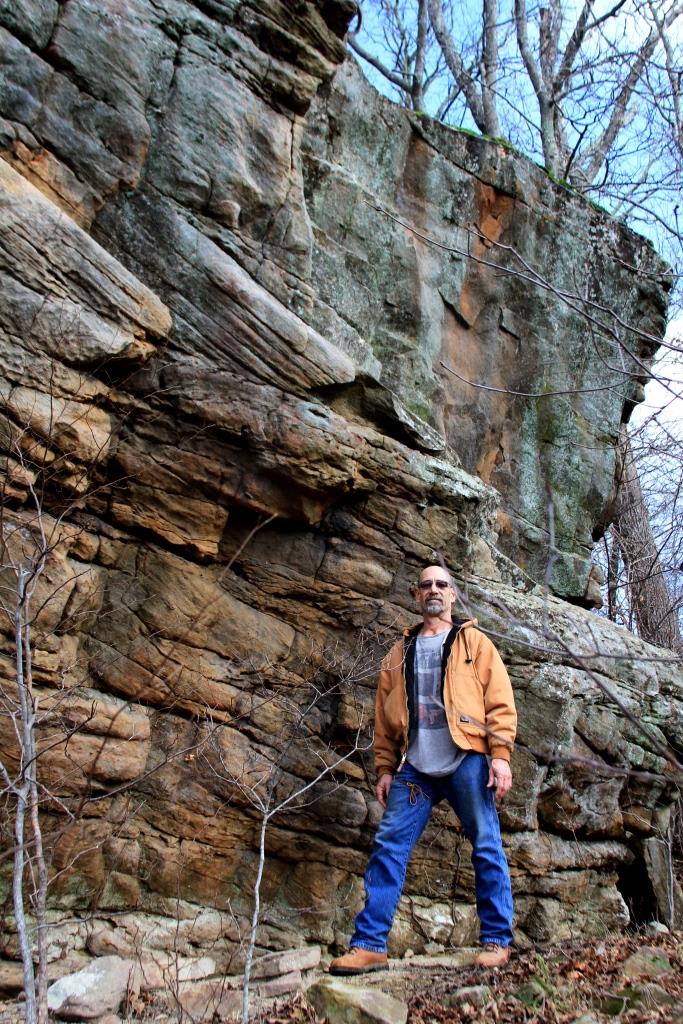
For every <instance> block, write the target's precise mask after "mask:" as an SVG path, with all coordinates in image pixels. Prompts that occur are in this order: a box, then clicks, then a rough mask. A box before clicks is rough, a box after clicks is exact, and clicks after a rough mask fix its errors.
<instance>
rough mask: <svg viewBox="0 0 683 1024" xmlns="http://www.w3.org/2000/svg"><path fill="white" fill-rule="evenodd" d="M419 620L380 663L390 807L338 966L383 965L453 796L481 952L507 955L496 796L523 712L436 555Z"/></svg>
mask: <svg viewBox="0 0 683 1024" xmlns="http://www.w3.org/2000/svg"><path fill="white" fill-rule="evenodd" d="M411 592H412V594H413V597H414V598H415V599H416V600H417V603H418V606H419V609H420V612H421V613H422V620H423V621H422V624H421V625H419V626H416V627H414V628H413V629H407V630H405V632H404V635H403V638H402V640H399V641H398V643H396V644H395V645H394V647H393V648H392V649H391V651H390V652H389V654H388V655H387V657H386V658H385V659H384V661H383V662H382V667H381V669H380V674H379V681H378V686H377V698H376V702H375V741H374V752H375V766H376V770H377V777H378V782H377V786H376V787H375V792H376V794H377V799H378V800H379V802H380V803H381V805H382V806H383V807H384V808H385V811H384V815H383V817H382V821H381V822H380V825H379V828H378V830H377V835H376V836H375V843H374V846H373V849H372V853H371V855H370V859H369V861H368V865H367V868H366V871H365V894H366V899H365V907H364V908H363V910H361V912H360V913H359V914H358V916H357V918H356V922H355V930H354V934H353V938H352V940H351V950H350V952H349V953H347V954H345V956H342V957H338V958H337V959H336V960H333V961H332V963H331V964H330V973H331V974H364V973H365V972H367V971H378V970H382V969H383V968H385V967H386V966H387V953H386V948H387V938H388V935H389V931H390V929H391V925H392V922H393V919H394V914H395V912H396V907H397V906H398V901H399V899H400V896H401V892H402V889H403V881H404V878H405V873H406V867H407V864H408V860H409V858H410V854H411V853H412V850H413V847H414V846H415V843H416V842H417V840H418V839H419V838H420V835H421V834H422V832H423V830H424V828H425V826H426V825H427V822H428V821H429V818H430V815H431V812H432V807H433V806H434V804H437V803H438V802H439V801H440V800H442V799H444V798H445V799H446V800H448V802H449V803H450V804H451V806H452V807H453V810H454V811H455V813H456V815H457V816H458V818H459V819H460V822H461V824H462V826H463V829H464V831H465V833H466V835H467V837H468V839H469V840H470V842H471V843H472V865H473V867H474V878H475V893H476V899H477V913H478V915H479V923H480V940H481V943H482V949H481V951H480V952H479V954H478V955H477V958H476V963H477V964H478V965H480V966H482V967H500V966H502V965H503V964H506V963H507V961H508V960H509V957H510V949H509V947H510V943H511V942H512V913H513V910H512V893H511V890H510V875H509V871H508V866H507V861H506V859H505V854H504V853H503V846H502V842H501V837H500V826H499V823H498V814H497V812H496V806H495V800H494V791H495V797H496V799H497V800H502V799H503V797H504V796H505V794H506V793H507V792H508V791H509V790H510V787H511V785H512V773H511V771H510V750H511V748H512V744H513V742H514V738H515V730H516V726H517V715H516V712H515V704H514V698H513V695H512V687H511V686H510V680H509V678H508V674H507V672H506V670H505V666H504V665H503V662H502V661H501V659H500V655H499V654H498V652H497V651H496V649H495V647H494V646H493V644H492V643H491V641H490V640H489V639H488V637H486V636H485V635H484V634H483V633H482V632H480V630H479V629H477V625H476V620H474V619H470V620H468V621H466V622H461V621H459V620H455V621H454V619H453V616H452V609H453V604H454V602H455V600H456V591H455V587H454V585H453V581H452V580H451V577H450V576H449V574H448V572H447V571H446V570H445V569H443V568H441V566H438V565H431V566H429V567H428V568H426V569H424V570H423V571H422V573H421V574H420V578H419V581H418V583H417V584H416V585H415V586H413V587H412V588H411Z"/></svg>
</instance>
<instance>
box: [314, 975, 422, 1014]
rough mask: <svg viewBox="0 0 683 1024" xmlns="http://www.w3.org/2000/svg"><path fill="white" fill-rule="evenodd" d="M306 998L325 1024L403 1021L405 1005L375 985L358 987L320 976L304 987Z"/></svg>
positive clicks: (406, 1012)
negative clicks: (324, 1019) (326, 1022)
mask: <svg viewBox="0 0 683 1024" xmlns="http://www.w3.org/2000/svg"><path fill="white" fill-rule="evenodd" d="M306 998H307V1000H308V1001H309V1003H310V1004H311V1005H312V1006H313V1008H314V1009H315V1011H316V1013H317V1014H318V1015H319V1016H320V1017H325V1018H327V1020H328V1021H329V1024H406V1020H407V1019H408V1007H407V1006H406V1004H405V1003H403V1002H401V1000H400V999H395V998H394V997H393V996H390V995H387V994H386V993H385V992H381V991H379V990H378V989H375V988H365V989H364V988H358V987H356V986H354V985H351V984H349V983H347V982H343V981H340V980H339V979H338V978H324V979H322V980H321V981H317V982H315V984H313V985H311V986H310V988H308V989H307V990H306Z"/></svg>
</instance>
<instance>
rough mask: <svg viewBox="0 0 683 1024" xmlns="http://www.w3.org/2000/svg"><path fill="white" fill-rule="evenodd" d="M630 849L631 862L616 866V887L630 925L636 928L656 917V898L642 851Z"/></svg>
mask: <svg viewBox="0 0 683 1024" xmlns="http://www.w3.org/2000/svg"><path fill="white" fill-rule="evenodd" d="M631 849H632V851H633V860H632V861H631V863H630V864H619V865H618V866H617V889H618V890H619V892H620V893H621V895H622V897H623V899H624V902H625V903H626V906H627V907H628V912H629V915H630V924H631V927H633V928H637V927H638V926H639V925H643V924H647V923H648V922H650V921H654V920H656V919H657V899H656V897H655V893H654V890H653V888H652V883H651V881H650V877H649V875H648V871H647V867H646V865H645V860H644V858H643V855H642V853H641V852H640V851H639V849H638V848H637V847H636V848H635V849H633V847H632V848H631Z"/></svg>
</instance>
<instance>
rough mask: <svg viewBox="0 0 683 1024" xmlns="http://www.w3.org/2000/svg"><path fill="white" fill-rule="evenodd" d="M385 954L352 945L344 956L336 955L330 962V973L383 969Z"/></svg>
mask: <svg viewBox="0 0 683 1024" xmlns="http://www.w3.org/2000/svg"><path fill="white" fill-rule="evenodd" d="M387 966H388V964H387V954H386V953H373V951H372V950H371V949H360V948H359V947H358V946H354V947H353V948H352V949H351V950H350V951H349V952H348V953H345V954H344V956H338V957H337V959H336V960H333V961H332V963H331V964H330V967H329V971H330V974H367V973H368V971H385V970H386V969H387Z"/></svg>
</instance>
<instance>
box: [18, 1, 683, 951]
mask: <svg viewBox="0 0 683 1024" xmlns="http://www.w3.org/2000/svg"><path fill="white" fill-rule="evenodd" d="M354 6H355V5H354V4H353V3H352V2H351V0H316V2H311V0H309V2H302V3H297V4H286V3H284V2H282V3H278V2H276V0H270V2H265V0H264V2H254V0H252V2H246V0H245V2H239V0H227V2H226V0H201V2H200V0H196V3H191V2H189V0H176V2H174V0H167V2H163V3H159V2H157V0H117V2H114V0H109V2H107V3H102V4H92V3H89V2H88V0H66V2H62V3H59V4H58V3H57V2H55V0H40V2H39V0H27V2H25V3H23V4H22V5H20V6H18V7H14V6H12V7H8V6H7V5H6V6H4V7H2V8H1V9H0V26H1V28H0V36H1V45H2V47H3V51H4V54H5V58H6V59H5V62H4V65H3V67H2V69H0V75H1V76H2V84H1V87H0V117H1V118H2V121H0V147H1V149H2V157H3V160H2V161H0V177H1V181H0V186H1V190H2V191H1V203H2V206H1V208H0V232H1V237H2V246H1V247H0V274H1V275H2V285H3V295H4V298H3V303H2V305H1V306H0V331H1V332H2V346H1V349H0V360H1V361H2V395H3V456H2V458H3V465H2V469H3V473H4V477H5V487H4V496H5V509H6V510H5V514H4V521H3V526H4V531H3V536H4V543H5V554H4V558H3V562H4V567H3V585H4V586H5V588H7V589H6V590H5V593H6V594H7V595H9V597H8V598H7V599H6V603H7V605H8V606H9V607H10V608H11V607H12V604H13V597H12V595H13V594H14V593H16V580H17V573H16V571H15V570H16V567H17V566H18V565H19V564H20V563H22V561H23V563H25V564H28V565H29V566H30V567H34V568H35V566H36V564H37V563H36V550H43V551H46V552H47V558H46V562H45V565H44V568H43V567H42V563H41V568H42V572H41V574H40V576H39V579H38V581H37V584H36V590H35V593H34V595H33V598H32V608H33V609H34V610H35V618H34V621H33V626H32V642H33V676H34V695H35V697H36V699H37V700H38V707H39V708H40V709H42V713H43V716H44V717H43V724H42V726H41V729H40V730H39V742H40V745H41V746H40V750H41V753H40V757H39V771H40V778H41V783H42V784H43V785H44V787H45V788H44V790H42V793H43V795H44V815H45V829H46V835H47V836H48V839H49V842H48V846H49V851H50V870H51V872H52V876H53V880H52V882H51V887H50V897H49V904H50V913H51V914H52V915H54V917H55V918H57V919H60V920H61V919H63V918H64V915H65V912H66V911H68V912H69V921H70V922H71V923H70V924H69V925H68V927H66V926H62V927H61V928H60V930H59V931H58V932H57V931H56V932H55V938H54V941H52V942H51V946H50V957H51V959H52V960H53V961H54V963H55V965H61V967H62V969H63V968H64V966H65V964H66V962H67V961H68V960H69V958H71V959H72V960H73V959H74V958H76V959H77V957H78V956H79V955H80V952H81V951H82V950H83V949H87V950H88V951H89V952H90V953H95V954H103V953H122V954H124V955H126V956H128V955H134V956H135V955H142V954H143V952H146V953H149V952H150V951H152V952H153V953H154V955H155V956H157V958H159V957H163V956H167V957H171V954H173V955H180V956H183V957H186V956H196V957H199V956H205V955H206V954H210V956H211V957H212V958H213V961H212V962H213V963H214V964H215V966H216V968H217V969H218V970H221V971H222V970H226V969H229V968H230V967H231V965H232V966H239V963H240V958H241V956H242V953H241V948H242V947H241V946H240V937H241V936H243V935H244V932H245V928H246V927H247V921H248V918H249V916H250V913H251V905H252V891H253V884H254V878H255V874H256V866H257V845H258V834H259V827H260V824H261V822H262V821H263V819H264V815H268V814H270V812H272V811H274V810H275V808H277V807H279V806H280V805H283V806H282V809H281V811H280V812H279V813H278V814H273V815H272V817H270V818H269V819H268V827H267V829H266V835H265V848H266V869H265V875H264V883H263V885H264V891H263V894H262V904H263V908H262V917H261V920H262V927H261V930H260V932H259V946H260V947H263V948H274V949H277V948H284V947H286V946H289V945H297V944H301V943H303V942H317V943H321V944H323V945H325V946H330V947H333V946H335V945H343V944H344V943H345V941H346V940H347V938H348V934H349V931H350V925H351V922H352V918H353V914H354V912H355V911H356V910H357V909H358V907H359V905H360V902H361V899H362V871H363V867H364V863H365V860H366V857H367V853H368V850H369V848H370V844H371V840H372V834H373V830H374V826H375V825H376V823H377V820H378V817H379V808H378V806H377V804H376V803H375V802H374V801H373V799H372V785H371V783H372V777H371V757H370V753H369V750H368V745H369V742H370V739H371V725H372V704H373V691H374V674H375V672H376V669H377V665H378V663H379V659H380V657H381V655H382V652H383V651H384V650H385V649H386V647H387V645H388V644H389V643H390V642H391V641H392V639H393V638H394V637H395V635H396V631H397V630H398V629H399V627H401V626H403V625H405V624H407V623H412V622H413V621H415V620H414V618H413V608H412V602H411V599H410V596H409V591H408V588H409V584H410V582H411V580H413V579H414V577H415V574H416V572H417V571H418V569H419V568H420V567H421V566H422V565H423V564H425V563H430V562H432V561H433V559H434V557H435V556H434V552H435V551H438V552H441V553H442V554H443V557H445V559H446V560H447V562H448V564H449V565H450V566H451V567H452V569H453V571H454V573H455V575H456V578H457V579H458V580H459V581H460V583H461V585H462V587H463V590H464V593H465V602H466V605H467V608H468V610H469V611H471V612H473V613H474V614H476V615H478V616H479V617H480V620H482V622H483V623H484V624H485V625H486V626H487V627H488V628H490V629H492V630H493V631H494V634H495V636H496V642H497V643H498V644H499V646H500V649H501V651H502V653H503V655H504V657H505V659H506V661H507V664H508V666H509V669H510V673H511V677H512V679H513V683H514V685H515V690H516V694H517V699H518V703H519V710H520V725H521V728H520V746H519V748H518V749H517V750H516V751H515V754H514V765H513V767H514V772H515V789H514V793H513V795H512V798H511V799H510V800H509V801H508V803H507V805H506V807H505V808H504V810H503V812H502V822H503V825H504V828H505V840H506V847H507V851H508V855H509V859H510V865H511V871H512V876H513V885H514V889H515V894H516V903H517V918H518V928H519V935H520V938H523V937H524V936H525V935H526V936H529V937H530V938H532V939H533V940H535V941H545V940H550V939H561V938H565V937H567V936H569V935H572V934H576V933H582V932H583V933H595V932H599V931H601V930H603V929H609V928H612V927H615V926H619V925H621V924H623V923H624V922H625V921H626V920H627V919H628V909H627V906H626V903H625V897H626V898H630V897H632V896H633V894H634V893H635V892H638V893H639V895H640V902H639V903H638V902H637V901H635V902H634V907H635V908H636V911H637V912H638V913H641V914H642V915H644V916H645V915H647V916H654V915H659V916H660V918H662V919H664V920H667V921H670V920H672V915H673V914H674V913H679V912H680V910H677V909H676V899H677V898H678V894H677V893H676V892H675V891H674V890H673V889H672V888H671V885H669V884H668V883H667V878H668V875H667V872H666V863H665V858H664V861H662V857H661V851H662V849H663V846H662V840H663V839H665V838H666V832H667V828H668V822H669V814H670V805H671V802H672V799H673V790H672V788H671V786H670V784H669V782H668V774H669V766H668V764H667V759H666V757H665V754H666V752H667V750H669V749H671V748H673V749H678V750H679V751H680V750H681V749H682V748H683V689H682V686H681V680H680V675H677V674H676V670H675V666H674V665H673V664H672V663H670V662H667V661H666V660H664V661H653V660H652V658H653V657H655V658H656V657H657V656H659V655H661V652H657V651H655V650H653V649H652V648H648V646H647V645H646V644H643V643H641V642H640V641H639V640H637V639H635V638H634V637H632V636H630V635H628V634H626V633H625V632H624V631H622V630H620V629H618V628H616V627H614V626H613V625H611V624H610V623H608V622H607V621H606V620H604V619H602V618H600V617H598V616H596V615H595V614H593V613H591V612H590V611H589V610H587V608H588V607H589V606H590V605H592V604H594V603H595V601H596V584H595V580H594V579H593V577H592V575H591V569H590V548H591V536H592V535H593V534H594V533H595V532H596V531H599V529H600V527H601V523H602V521H603V517H604V509H605V506H606V504H607V501H608V497H609V492H610V488H611V485H612V470H613V462H614V458H613V447H612V446H613V442H614V439H615V437H616V434H617V431H618V427H619V423H620V420H621V418H622V416H623V415H624V410H625V409H626V410H628V408H629V405H630V404H631V403H632V402H633V401H635V400H636V399H637V397H638V387H639V382H638V377H639V376H641V375H642V373H643V363H642V360H643V359H645V360H647V358H649V356H650V355H651V353H652V351H653V349H654V347H655V346H656V339H657V337H658V336H659V334H660V332H661V327H662V322H663V315H664V311H665V305H666V287H667V281H666V275H665V268H664V267H663V266H662V264H661V263H660V261H659V260H658V258H657V257H656V255H655V254H654V253H653V251H652V250H651V248H650V247H649V246H648V245H647V244H646V243H645V242H644V241H643V240H642V239H640V238H638V237H637V236H634V235H633V234H631V233H629V232H628V231H627V230H625V229H624V228H622V227H620V226H619V225H617V224H615V223H614V222H612V221H610V220H609V219H608V218H607V217H606V216H605V215H604V214H603V213H601V212H600V211H598V210H596V209H594V208H593V207H591V206H590V205H589V204H587V203H585V202H584V201H583V200H580V199H579V198H577V197H575V196H573V195H571V194H570V193H569V192H567V191H566V190H564V189H562V188H561V187H560V186H558V185H556V184H554V183H552V182H551V181H549V180H548V178H547V177H546V175H545V174H544V172H543V171H542V170H540V169H539V168H537V167H535V166H534V165H533V164H531V163H530V162H529V161H527V160H524V159H523V158H521V157H519V156H517V155H515V154H514V153H512V152H510V151H509V150H508V149H506V148H504V147H502V146H501V145H500V144H498V143H496V142H492V141H487V140H485V139H479V138H475V137H472V136H470V135H468V134H465V133H458V132H454V131H452V130H450V129H448V128H445V127H443V126H439V125H436V124H432V123H430V122H428V121H426V120H425V119H420V118H414V117H411V116H409V115H408V114H407V113H406V112H404V111H400V110H399V109H397V108H396V107H394V106H393V105H392V104H390V103H388V102H387V101H385V100H383V99H382V98H380V97H379V96H378V95H377V94H376V93H375V92H374V91H373V90H372V89H371V88H370V86H369V85H367V83H365V82H364V80H363V79H362V76H361V75H360V73H359V71H358V70H357V69H356V68H355V67H354V66H353V65H352V64H350V63H348V62H347V63H344V56H345V49H344V44H343V36H344V33H345V31H346V27H347V24H348V22H349V19H350V18H351V16H352V14H353V9H354ZM468 382H469V383H468ZM484 386H485V387H484ZM487 389H491V390H487ZM511 392H523V393H524V394H525V395H526V396H532V397H523V396H520V395H518V394H512V393H511ZM539 395H540V396H542V397H538V396H539ZM550 508H552V517H553V520H554V534H555V547H554V550H553V553H552V557H550V555H549V514H550V512H549V509H550ZM41 536H42V537H43V547H42V549H40V548H36V547H35V546H34V544H35V541H36V538H37V539H38V540H40V537H41ZM549 558H550V564H549ZM544 581H545V582H548V583H549V585H550V593H549V594H546V593H545V590H544V587H543V583H544ZM3 629H4V630H5V635H4V639H3V648H2V662H1V665H2V687H3V692H4V694H5V709H6V711H8V712H10V711H12V709H13V708H14V707H15V703H13V702H15V696H14V694H15V693H16V683H15V668H14V660H13V659H14V640H15V637H14V633H13V630H12V628H11V624H9V625H8V620H6V621H3ZM577 656H578V660H577ZM0 749H1V750H2V756H3V760H4V763H5V764H7V765H8V766H9V770H10V772H11V771H16V770H17V767H18V763H19V762H18V752H17V750H16V743H15V734H14V731H13V723H12V720H11V718H10V717H9V714H7V713H5V712H3V713H2V715H0ZM316 780H319V781H318V782H317V783H316V784H315V785H312V786H311V787H310V788H309V789H306V790H305V791H303V792H301V791H302V790H303V789H304V787H306V786H308V784H309V783H314V782H316ZM667 885H668V888H667ZM8 906H9V904H8ZM475 938H476V915H475V913H474V906H473V887H472V875H471V867H470V863H469V857H468V853H467V843H466V841H465V840H464V839H463V837H462V836H461V833H460V831H459V828H458V826H457V823H456V822H454V820H453V818H452V815H451V814H450V812H447V811H446V809H443V808H439V810H438V811H437V813H436V814H435V816H434V820H433V823H432V824H431V825H430V827H429V830H428V832H427V834H426V837H425V839H424V840H423V841H422V843H421V844H420V846H419V848H418V851H417V852H416V854H415V857H414V859H413V861H412V863H411V866H410V869H409V873H408V879H407V884H406V891H405V896H404V898H403V900H402V902H401V905H400V907H399V912H398V917H397V923H396V927H395V929H394V932H393V933H392V940H391V941H392V947H391V949H392V952H401V951H404V950H406V949H407V948H409V947H410V948H412V949H414V950H416V951H421V950H423V949H425V948H430V943H437V944H442V945H443V944H454V943H466V942H470V941H473V940H474V939H475ZM15 954H16V947H15V946H14V945H13V941H12V940H11V939H8V940H7V941H6V944H5V949H4V955H5V956H6V957H7V956H12V955H15ZM55 970H57V966H55Z"/></svg>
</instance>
